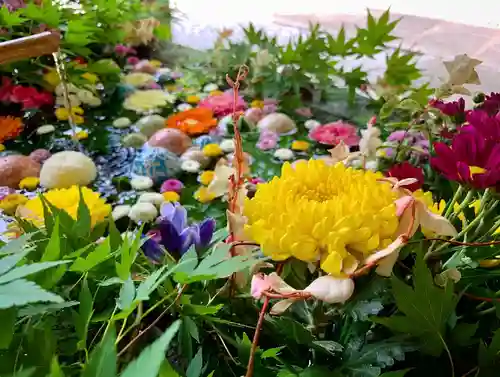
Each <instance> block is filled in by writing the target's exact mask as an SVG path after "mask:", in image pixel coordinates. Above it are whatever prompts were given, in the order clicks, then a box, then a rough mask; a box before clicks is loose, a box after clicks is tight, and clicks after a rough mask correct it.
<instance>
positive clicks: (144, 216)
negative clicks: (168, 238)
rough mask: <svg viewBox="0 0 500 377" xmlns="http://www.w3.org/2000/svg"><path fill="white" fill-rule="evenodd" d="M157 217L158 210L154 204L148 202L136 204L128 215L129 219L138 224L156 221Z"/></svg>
mask: <svg viewBox="0 0 500 377" xmlns="http://www.w3.org/2000/svg"><path fill="white" fill-rule="evenodd" d="M157 216H158V210H157V209H156V207H155V206H154V204H152V203H148V202H139V203H135V204H134V205H133V206H132V208H130V212H129V213H128V217H130V219H131V220H132V221H134V222H136V223H149V222H152V221H154V220H155V219H156V217H157Z"/></svg>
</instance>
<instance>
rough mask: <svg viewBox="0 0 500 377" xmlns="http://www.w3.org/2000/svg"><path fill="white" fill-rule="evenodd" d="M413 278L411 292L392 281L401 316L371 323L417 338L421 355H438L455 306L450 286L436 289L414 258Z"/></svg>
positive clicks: (423, 268)
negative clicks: (425, 353)
mask: <svg viewBox="0 0 500 377" xmlns="http://www.w3.org/2000/svg"><path fill="white" fill-rule="evenodd" d="M413 278H414V284H413V285H414V289H412V288H411V287H410V286H408V285H406V284H405V283H404V282H402V281H401V280H399V279H397V278H396V277H393V278H392V291H393V294H394V298H395V299H396V304H397V307H398V309H399V311H400V312H401V313H403V314H404V315H400V314H396V315H393V316H391V317H389V318H374V319H373V320H374V321H375V322H377V323H380V324H382V325H384V326H387V327H389V328H390V329H392V330H393V331H395V332H402V333H406V334H409V335H411V336H414V337H416V338H419V339H420V341H421V345H422V350H423V351H424V352H427V353H429V354H430V355H433V356H439V355H440V354H441V352H442V351H443V350H444V347H445V346H446V343H445V340H444V339H445V333H446V325H447V323H448V320H449V318H450V316H451V315H452V314H453V313H454V310H455V306H456V304H457V300H456V297H455V295H454V294H453V287H452V286H451V284H448V285H447V286H446V287H445V289H441V288H438V287H436V286H435V285H434V281H433V279H432V275H431V272H430V271H429V269H428V268H427V266H426V264H425V262H424V260H423V258H421V257H417V261H416V264H415V268H414V270H413Z"/></svg>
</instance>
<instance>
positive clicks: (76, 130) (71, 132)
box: [63, 126, 87, 136]
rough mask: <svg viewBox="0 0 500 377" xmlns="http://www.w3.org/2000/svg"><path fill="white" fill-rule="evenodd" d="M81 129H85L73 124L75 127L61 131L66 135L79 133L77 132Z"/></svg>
mask: <svg viewBox="0 0 500 377" xmlns="http://www.w3.org/2000/svg"><path fill="white" fill-rule="evenodd" d="M82 131H87V130H85V129H83V128H81V127H78V126H75V128H74V129H73V128H70V129H69V130H67V131H64V132H63V135H67V136H73V133H76V134H77V133H79V132H82Z"/></svg>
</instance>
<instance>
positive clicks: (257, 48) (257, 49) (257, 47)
mask: <svg viewBox="0 0 500 377" xmlns="http://www.w3.org/2000/svg"><path fill="white" fill-rule="evenodd" d="M259 51H260V47H259V45H252V48H251V49H250V52H259Z"/></svg>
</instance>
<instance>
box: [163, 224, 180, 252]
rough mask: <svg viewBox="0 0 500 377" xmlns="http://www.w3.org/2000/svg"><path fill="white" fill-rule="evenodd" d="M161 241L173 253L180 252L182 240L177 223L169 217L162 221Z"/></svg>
mask: <svg viewBox="0 0 500 377" xmlns="http://www.w3.org/2000/svg"><path fill="white" fill-rule="evenodd" d="M159 228H160V234H161V243H162V245H163V246H165V248H166V249H167V250H168V251H169V252H171V253H180V252H181V249H182V240H181V237H180V234H179V232H178V231H177V229H176V227H175V225H174V224H173V223H172V222H171V221H170V220H167V219H162V220H161V222H160V227H159Z"/></svg>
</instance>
